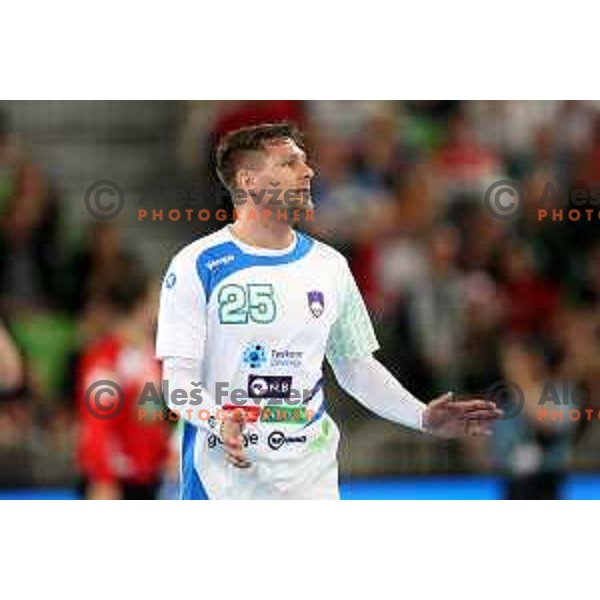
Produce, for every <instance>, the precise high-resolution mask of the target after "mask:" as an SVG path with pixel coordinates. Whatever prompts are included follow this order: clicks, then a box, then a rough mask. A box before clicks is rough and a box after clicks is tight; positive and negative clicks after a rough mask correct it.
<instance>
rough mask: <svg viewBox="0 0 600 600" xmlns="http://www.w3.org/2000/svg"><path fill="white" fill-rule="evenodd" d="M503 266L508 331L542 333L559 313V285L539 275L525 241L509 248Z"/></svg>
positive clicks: (516, 334)
mask: <svg viewBox="0 0 600 600" xmlns="http://www.w3.org/2000/svg"><path fill="white" fill-rule="evenodd" d="M501 267H502V283H501V287H500V293H501V297H502V300H503V302H502V305H503V307H504V319H505V324H506V327H507V332H508V333H510V334H512V335H514V336H521V337H523V336H536V335H542V334H543V333H544V331H547V330H548V329H549V328H550V327H551V326H552V323H553V321H554V318H555V316H556V313H557V309H558V303H559V299H560V295H559V289H558V286H556V285H555V284H554V283H552V282H551V281H548V280H546V279H545V278H543V277H542V276H541V275H539V273H538V272H537V271H536V269H535V265H534V261H533V256H532V252H531V250H530V249H529V248H528V247H527V246H525V245H523V244H514V245H513V246H509V247H508V249H507V251H506V253H505V255H504V257H503V259H502V265H501Z"/></svg>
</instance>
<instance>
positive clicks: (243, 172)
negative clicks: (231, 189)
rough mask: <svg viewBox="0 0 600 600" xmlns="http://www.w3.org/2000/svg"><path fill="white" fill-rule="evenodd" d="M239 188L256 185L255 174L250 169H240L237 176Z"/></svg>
mask: <svg viewBox="0 0 600 600" xmlns="http://www.w3.org/2000/svg"><path fill="white" fill-rule="evenodd" d="M237 182H238V185H239V187H242V188H246V187H249V186H251V185H252V184H253V183H254V174H253V172H252V171H251V170H250V169H240V170H239V171H238V174H237Z"/></svg>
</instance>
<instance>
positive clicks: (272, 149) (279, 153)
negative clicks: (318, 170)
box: [264, 138, 305, 159]
mask: <svg viewBox="0 0 600 600" xmlns="http://www.w3.org/2000/svg"><path fill="white" fill-rule="evenodd" d="M264 148H265V152H266V153H267V156H269V157H270V158H274V159H279V158H285V157H289V156H292V155H293V156H300V157H301V158H305V154H304V151H303V150H302V148H300V147H299V146H298V144H296V142H295V141H294V140H292V139H290V138H283V139H281V140H274V141H272V142H267V143H265V145H264Z"/></svg>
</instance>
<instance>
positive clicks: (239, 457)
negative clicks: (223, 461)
mask: <svg viewBox="0 0 600 600" xmlns="http://www.w3.org/2000/svg"><path fill="white" fill-rule="evenodd" d="M225 456H227V457H228V458H231V459H232V460H235V461H239V462H246V461H247V459H246V453H245V452H244V451H243V450H240V449H236V450H233V449H228V448H226V449H225Z"/></svg>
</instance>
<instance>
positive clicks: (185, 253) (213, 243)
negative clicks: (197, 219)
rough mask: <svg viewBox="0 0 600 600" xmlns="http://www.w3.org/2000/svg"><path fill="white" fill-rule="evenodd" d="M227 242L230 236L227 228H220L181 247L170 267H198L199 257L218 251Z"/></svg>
mask: <svg viewBox="0 0 600 600" xmlns="http://www.w3.org/2000/svg"><path fill="white" fill-rule="evenodd" d="M227 243H228V237H227V235H226V231H225V229H219V230H218V231H215V232H214V233H210V234H209V235H205V236H203V237H201V238H198V239H197V240H194V241H193V242H191V243H190V244H188V245H187V246H184V247H183V248H181V249H180V250H179V251H178V252H177V253H176V254H175V255H174V256H173V258H172V260H171V267H170V269H173V268H178V269H179V268H188V267H189V268H192V269H196V263H197V261H198V259H199V257H201V256H204V255H208V254H211V253H212V252H213V251H218V250H219V248H221V247H224V246H226V245H227Z"/></svg>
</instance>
